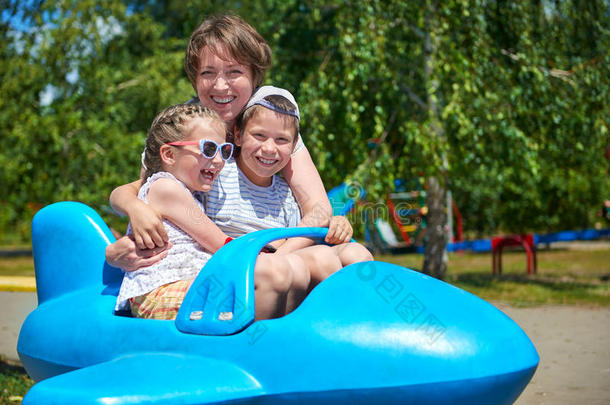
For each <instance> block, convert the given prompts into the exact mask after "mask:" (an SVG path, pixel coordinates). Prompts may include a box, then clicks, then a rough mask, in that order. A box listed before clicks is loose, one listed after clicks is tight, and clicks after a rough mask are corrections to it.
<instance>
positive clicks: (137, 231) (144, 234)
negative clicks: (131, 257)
mask: <svg viewBox="0 0 610 405" xmlns="http://www.w3.org/2000/svg"><path fill="white" fill-rule="evenodd" d="M141 185H142V181H141V180H136V181H134V182H132V183H128V184H125V185H122V186H119V187H117V188H115V189H114V190H113V191H112V193H110V205H111V206H112V208H113V209H114V210H115V211H116V212H117V213H118V214H119V215H127V216H129V222H130V223H131V229H132V231H133V240H134V241H135V243H136V245H137V247H138V249H147V248H148V249H152V248H155V247H163V246H165V245H166V243H167V232H165V227H164V226H163V217H162V215H161V214H160V213H159V212H157V211H156V210H155V209H154V208H153V207H151V206H150V205H148V204H146V203H144V202H143V201H141V200H140V199H139V198H138V190H139V189H140V187H141ZM117 253H118V254H121V253H123V254H126V253H127V252H126V251H122V252H121V251H120V250H119V251H118V252H117ZM109 262H110V261H109Z"/></svg>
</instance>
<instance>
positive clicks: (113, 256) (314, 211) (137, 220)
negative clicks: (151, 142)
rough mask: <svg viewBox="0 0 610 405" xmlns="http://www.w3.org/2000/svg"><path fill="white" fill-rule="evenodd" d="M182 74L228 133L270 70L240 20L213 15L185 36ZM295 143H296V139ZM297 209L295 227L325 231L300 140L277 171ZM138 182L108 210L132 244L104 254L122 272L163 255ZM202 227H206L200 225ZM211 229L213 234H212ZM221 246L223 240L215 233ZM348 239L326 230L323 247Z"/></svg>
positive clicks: (347, 232) (157, 223) (314, 177)
mask: <svg viewBox="0 0 610 405" xmlns="http://www.w3.org/2000/svg"><path fill="white" fill-rule="evenodd" d="M184 65H185V70H186V73H187V75H188V77H189V80H190V81H191V84H192V85H193V88H194V89H195V91H196V92H197V98H196V99H193V100H191V101H189V102H200V103H201V104H203V105H204V106H206V107H209V108H211V109H213V110H214V111H216V112H217V113H218V114H219V115H220V116H221V118H222V119H223V120H224V121H225V122H226V124H227V127H228V128H230V130H232V128H233V125H234V122H235V118H236V117H237V116H238V114H239V113H240V112H241V110H242V109H243V108H244V106H245V105H246V103H247V102H248V100H249V99H250V96H251V95H252V93H253V92H254V89H255V88H256V87H258V86H259V85H260V84H261V83H262V81H263V78H264V76H265V73H266V71H267V69H268V68H269V67H270V65H271V49H270V48H269V45H267V43H266V42H265V40H264V39H263V38H262V36H261V35H260V34H258V32H256V30H254V28H252V27H251V26H250V25H249V24H248V23H246V22H245V21H244V20H243V19H241V18H240V17H237V16H234V15H219V16H211V17H208V18H206V19H205V20H204V21H203V22H202V23H201V24H200V25H199V27H197V29H196V30H195V31H194V32H193V34H192V35H191V38H190V40H189V44H188V46H187V49H186V55H185V60H184ZM299 138H300V137H299ZM282 175H283V176H284V179H285V180H286V181H287V182H288V184H289V185H290V188H291V189H292V192H293V194H294V196H295V198H296V200H297V202H298V204H299V207H300V209H301V212H302V216H303V219H302V220H301V222H300V223H299V225H300V226H329V219H330V217H331V215H332V209H331V206H330V202H329V201H328V197H327V196H326V191H325V190H324V185H323V184H322V180H321V178H320V175H319V174H318V171H317V169H316V167H315V165H314V163H313V161H312V159H311V156H310V154H309V152H308V150H307V148H306V147H305V146H304V145H303V142H302V140H301V139H299V144H298V145H297V147H296V148H295V151H294V153H293V155H292V157H291V160H290V163H289V164H288V165H287V166H286V167H285V168H284V169H283V170H282ZM140 185H141V182H140V180H138V181H136V182H133V183H130V184H126V185H123V186H120V187H118V188H117V189H115V190H114V191H113V192H112V194H111V195H110V203H111V205H112V207H113V208H114V209H115V211H117V212H118V213H120V214H126V215H128V216H129V219H130V223H131V226H132V228H133V230H134V235H133V239H132V238H131V237H127V236H125V237H122V238H120V239H119V240H118V241H117V242H115V243H114V244H112V245H110V246H109V247H108V248H107V249H106V259H107V260H108V262H109V263H110V264H111V265H113V266H115V267H120V268H122V269H124V270H134V269H137V268H139V267H142V266H148V265H150V264H152V263H155V262H156V261H158V260H160V259H162V258H163V257H165V255H166V251H167V248H168V246H167V234H166V232H165V229H164V227H163V222H162V217H161V215H160V214H159V213H158V212H156V211H154V210H152V209H151V208H150V207H149V206H147V205H146V204H144V203H142V202H141V201H140V200H138V198H137V190H138V189H139V188H140ZM202 225H209V224H208V223H207V222H205V221H204V223H202ZM212 229H214V228H212ZM211 237H213V238H214V239H217V240H218V243H217V245H219V246H221V245H222V241H224V240H225V239H226V235H224V234H223V233H222V232H221V231H220V230H215V231H214V235H211ZM350 238H351V228H350V229H345V227H334V226H333V224H331V227H330V229H329V232H328V235H327V237H326V242H328V243H334V244H337V243H343V242H347V241H349V240H350ZM311 244H312V242H311V241H310V240H309V239H306V238H293V239H290V240H289V241H287V242H286V243H284V244H283V245H281V246H280V248H279V249H278V252H280V253H282V252H290V251H293V250H296V249H299V248H302V247H305V246H308V245H311Z"/></svg>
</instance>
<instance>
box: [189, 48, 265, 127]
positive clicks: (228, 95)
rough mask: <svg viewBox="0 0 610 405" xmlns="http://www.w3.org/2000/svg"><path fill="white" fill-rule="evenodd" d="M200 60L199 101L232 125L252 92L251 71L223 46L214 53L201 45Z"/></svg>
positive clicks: (198, 77)
mask: <svg viewBox="0 0 610 405" xmlns="http://www.w3.org/2000/svg"><path fill="white" fill-rule="evenodd" d="M199 60H200V66H199V75H198V76H197V86H196V87H197V95H198V96H199V100H200V101H201V103H202V104H203V105H204V106H206V107H209V108H211V109H212V110H214V111H216V112H217V113H218V115H220V118H222V120H223V121H225V122H226V123H227V124H228V125H229V128H231V127H232V125H233V123H234V121H235V118H236V117H237V116H238V115H239V113H240V112H241V110H242V109H243V108H244V106H245V105H246V103H247V102H248V100H249V99H250V96H252V92H253V91H254V81H253V77H252V70H251V69H250V67H249V66H246V65H242V64H240V63H239V62H237V61H236V60H235V59H233V57H231V56H230V54H229V53H228V51H227V50H226V49H225V48H224V47H220V48H219V49H217V51H216V52H215V51H214V50H213V49H211V48H209V47H207V46H206V47H204V48H203V49H202V51H201V57H200V59H199Z"/></svg>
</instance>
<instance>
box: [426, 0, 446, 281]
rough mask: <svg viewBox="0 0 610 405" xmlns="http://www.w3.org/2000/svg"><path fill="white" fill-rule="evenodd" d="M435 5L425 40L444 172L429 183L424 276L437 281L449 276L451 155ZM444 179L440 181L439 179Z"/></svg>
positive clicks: (431, 115) (434, 133) (435, 139)
mask: <svg viewBox="0 0 610 405" xmlns="http://www.w3.org/2000/svg"><path fill="white" fill-rule="evenodd" d="M433 3H434V2H433V1H428V6H427V9H426V17H425V19H426V27H427V28H428V31H427V34H426V38H425V58H426V59H425V65H426V66H425V75H426V92H427V103H428V119H429V120H430V129H431V134H430V136H431V141H432V145H434V147H433V148H432V150H436V151H439V153H440V155H441V156H440V160H441V164H440V168H439V169H440V170H439V174H438V175H436V176H431V177H429V178H428V179H427V181H426V183H427V191H428V194H427V197H426V204H427V205H428V219H427V228H426V242H425V243H426V250H425V257H424V268H423V272H424V273H425V274H429V275H431V276H434V277H436V278H439V279H442V278H443V277H445V273H446V272H447V242H448V232H447V209H446V203H447V198H446V197H447V196H446V185H447V181H446V180H447V179H446V176H447V153H446V151H445V147H446V143H447V142H446V137H445V132H444V128H443V125H442V124H441V122H440V115H439V105H438V104H439V100H438V87H439V82H438V78H437V77H436V75H435V69H436V55H437V53H438V51H439V50H438V27H437V17H436V15H435V13H436V10H435V8H434V4H433ZM439 176H440V178H439Z"/></svg>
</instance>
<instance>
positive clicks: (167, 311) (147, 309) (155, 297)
mask: <svg viewBox="0 0 610 405" xmlns="http://www.w3.org/2000/svg"><path fill="white" fill-rule="evenodd" d="M193 280H194V279H191V280H180V281H176V282H173V283H170V284H165V285H162V286H161V287H158V288H156V289H154V290H152V291H151V292H149V293H147V294H144V295H140V296H138V297H133V298H130V299H129V306H130V307H131V314H132V315H133V316H135V317H136V318H147V319H176V314H178V310H179V309H180V305H181V304H182V301H183V300H184V296H185V295H186V292H187V291H188V290H189V288H190V286H191V284H193Z"/></svg>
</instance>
